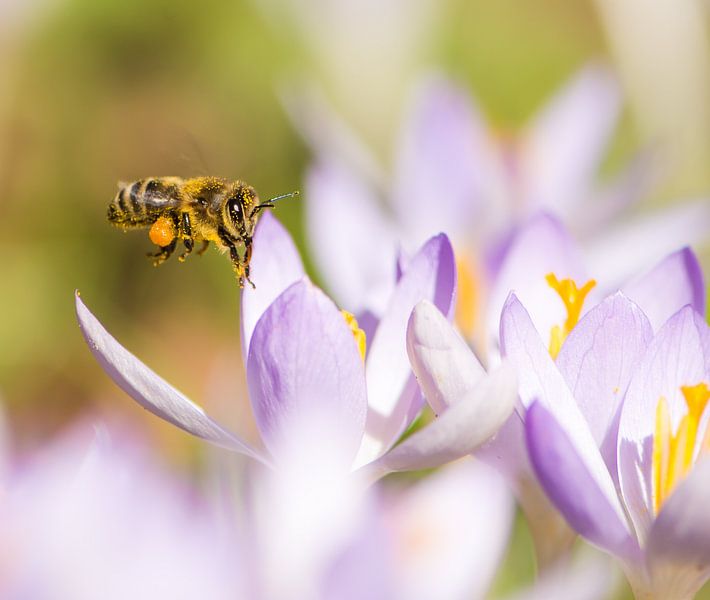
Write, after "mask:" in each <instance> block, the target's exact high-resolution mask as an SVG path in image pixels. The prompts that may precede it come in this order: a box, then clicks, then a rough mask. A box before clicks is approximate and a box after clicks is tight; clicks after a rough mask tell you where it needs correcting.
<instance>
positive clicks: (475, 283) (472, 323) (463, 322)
mask: <svg viewBox="0 0 710 600" xmlns="http://www.w3.org/2000/svg"><path fill="white" fill-rule="evenodd" d="M456 275H457V294H458V297H457V299H456V323H457V324H458V326H459V328H460V329H461V332H462V333H463V334H464V336H466V337H467V338H469V339H470V338H472V337H473V334H474V333H475V331H476V323H477V320H478V311H479V304H480V293H481V289H480V277H479V276H478V273H477V268H476V265H475V264H474V262H473V261H471V260H470V259H468V258H467V257H466V256H465V255H463V254H460V255H459V257H458V259H457V260H456Z"/></svg>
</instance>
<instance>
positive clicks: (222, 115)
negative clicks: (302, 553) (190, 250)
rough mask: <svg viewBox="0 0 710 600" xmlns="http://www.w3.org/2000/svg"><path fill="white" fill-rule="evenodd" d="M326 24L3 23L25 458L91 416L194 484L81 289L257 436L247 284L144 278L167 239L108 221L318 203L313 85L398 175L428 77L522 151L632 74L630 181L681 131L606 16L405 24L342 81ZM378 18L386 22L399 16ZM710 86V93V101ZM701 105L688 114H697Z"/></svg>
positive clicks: (515, 12)
mask: <svg viewBox="0 0 710 600" xmlns="http://www.w3.org/2000/svg"><path fill="white" fill-rule="evenodd" d="M324 4H325V3H323V2H320V1H318V0H316V1H315V2H313V3H310V5H309V3H308V2H300V3H299V2H297V1H296V0H294V1H293V2H289V1H286V0H284V1H283V2H279V1H278V0H263V1H262V2H256V1H255V2H220V1H218V0H206V1H205V2H201V3H196V2H188V1H186V0H149V1H144V0H100V1H97V0H51V1H50V0H47V1H46V2H42V1H40V0H32V1H29V2H19V1H18V2H16V3H12V2H10V3H7V2H6V3H4V4H0V11H2V12H1V13H0V17H1V20H2V24H1V25H0V90H1V92H0V190H1V195H0V252H1V254H2V262H1V263H0V265H1V266H0V273H1V274H2V279H1V281H2V283H1V286H2V287H1V289H2V294H0V341H1V342H2V343H1V344H0V396H1V397H2V399H3V400H4V405H5V407H6V410H7V412H8V418H9V421H10V423H11V425H12V429H13V436H14V437H15V438H16V444H17V445H18V446H20V447H31V446H34V445H36V444H38V443H40V442H41V441H42V440H43V439H45V438H46V437H48V436H49V435H51V434H52V433H53V432H55V431H57V430H58V429H59V428H60V427H61V426H62V424H64V423H66V422H68V421H69V420H70V419H72V418H73V417H74V416H76V415H77V414H78V413H80V412H83V411H90V413H92V414H98V415H111V416H114V417H116V416H117V417H118V418H121V419H125V420H126V421H128V422H129V423H131V424H132V426H135V427H140V428H143V429H146V430H150V431H151V433H152V434H154V435H155V436H157V438H158V439H159V440H161V442H162V443H163V444H164V447H165V449H166V452H167V453H168V454H169V455H170V456H171V457H172V458H173V459H174V460H176V461H178V462H182V463H188V464H189V463H190V462H191V461H192V460H194V445H193V443H192V442H191V441H190V440H189V438H188V436H185V435H183V434H182V433H180V432H177V431H176V430H174V429H173V428H172V427H171V426H169V425H165V424H162V422H160V421H159V420H158V419H154V418H151V417H150V416H149V415H146V414H145V413H144V412H143V411H141V410H140V409H139V408H138V407H136V406H135V405H134V404H133V403H132V402H130V401H129V400H128V399H127V398H126V397H125V395H124V394H123V393H122V392H121V391H120V390H118V389H117V388H116V387H115V386H114V384H113V383H112V382H111V381H110V380H109V379H108V378H107V377H106V376H105V375H104V374H103V372H102V371H101V370H100V368H99V367H98V366H97V364H96V362H95V361H94V360H93V358H92V357H91V355H90V353H89V352H88V351H87V348H86V346H85V345H84V342H83V340H82V337H81V335H80V332H79V329H78V326H77V324H76V320H75V317H74V309H73V300H74V298H73V294H74V290H75V289H79V290H80V291H81V293H82V297H83V299H84V300H85V302H86V303H87V304H88V305H89V306H90V308H91V309H92V310H93V311H94V312H95V314H96V315H97V316H98V317H99V318H100V319H101V320H102V322H103V323H104V324H105V325H106V327H107V328H108V329H109V330H110V331H111V332H112V333H113V334H114V335H115V336H117V337H118V338H119V340H120V341H121V342H122V343H123V344H124V345H126V346H127V347H128V348H129V349H131V350H132V351H133V352H134V353H135V354H137V355H138V356H139V357H141V358H142V359H143V360H145V361H146V362H147V363H148V364H149V365H150V366H151V367H152V368H154V369H155V370H156V371H157V372H158V373H160V374H161V375H162V376H163V377H165V378H166V379H167V380H168V381H170V382H171V383H173V384H174V385H176V386H177V387H178V388H180V389H181V390H182V391H184V392H185V393H187V394H188V395H189V396H190V397H191V398H193V399H195V400H196V401H197V402H199V403H201V404H203V405H205V406H207V407H209V410H210V411H211V412H212V413H213V414H214V415H215V416H216V417H218V418H220V419H223V420H225V421H226V422H227V423H228V424H231V425H232V426H233V427H234V428H235V429H237V430H239V431H242V432H245V431H246V432H248V431H249V428H250V425H249V423H250V417H249V411H248V407H247V406H246V404H245V394H244V392H243V381H242V380H243V375H242V370H241V366H240V358H239V339H238V332H239V324H238V312H237V302H238V288H237V286H236V284H235V281H234V278H233V275H232V271H231V267H230V265H229V262H228V261H227V260H225V259H224V257H221V256H219V255H218V253H216V252H213V251H212V252H208V253H207V254H206V255H205V256H204V257H202V258H200V259H197V258H192V259H191V260H188V261H187V262H186V263H184V264H179V263H178V262H177V261H174V260H171V261H168V262H167V263H166V264H165V265H163V266H162V267H161V268H160V269H154V268H153V267H152V266H151V263H150V261H148V259H146V258H144V254H145V253H146V252H147V251H149V250H150V249H151V247H150V244H149V241H148V239H147V236H146V235H145V233H138V232H136V233H128V234H125V235H124V234H123V233H122V232H121V231H119V230H117V229H114V228H112V227H110V226H109V225H108V223H107V222H106V218H105V214H106V206H107V204H108V202H109V201H110V199H111V198H112V196H113V195H114V194H115V192H116V189H117V187H116V186H117V182H119V181H131V180H135V179H138V178H141V177H145V176H149V175H182V176H191V175H196V174H198V175H199V174H215V175H222V176H225V177H229V178H242V179H245V180H246V181H248V182H250V183H251V184H252V185H254V186H255V187H256V189H257V190H258V191H259V193H260V195H261V197H262V198H266V197H270V196H272V195H276V194H280V193H284V192H287V191H290V190H293V189H298V188H300V187H301V186H302V179H301V178H302V175H303V173H304V170H305V168H306V167H307V165H308V161H309V155H308V150H307V148H306V147H305V145H304V144H303V143H302V141H301V140H300V138H299V137H298V135H297V133H296V132H295V130H294V129H293V127H292V126H291V124H290V122H289V120H288V118H287V116H286V114H285V111H284V109H283V106H282V103H281V100H280V95H279V90H282V89H284V86H288V85H289V82H291V81H299V80H302V79H309V80H316V81H318V82H319V84H320V85H322V86H323V88H324V89H325V90H326V93H328V95H329V96H330V98H331V100H332V101H333V103H334V104H335V105H336V106H337V107H338V108H339V110H341V111H342V114H343V115H345V117H346V118H347V119H348V121H349V122H350V123H351V124H352V125H353V127H354V128H355V129H356V130H357V131H358V132H359V133H360V134H361V135H362V136H363V138H365V139H366V140H367V141H368V142H369V144H370V145H371V146H372V147H373V148H374V149H375V151H376V152H377V154H378V155H379V156H380V157H382V158H383V160H385V161H386V160H387V159H388V158H389V156H390V154H389V153H390V144H391V143H392V140H393V139H394V134H395V132H396V129H397V126H398V111H400V110H401V107H402V106H403V103H404V101H405V98H406V94H407V90H408V86H409V85H410V84H411V83H412V82H413V80H414V78H415V77H416V74H417V73H418V72H420V71H421V70H422V69H428V68H441V69H443V70H444V71H446V72H448V73H450V74H451V75H453V76H455V77H456V78H457V79H458V80H459V81H461V82H462V83H463V84H464V85H466V86H467V87H468V88H469V89H470V90H471V92H472V94H474V95H475V97H476V98H477V99H478V101H479V103H480V105H481V106H482V107H483V109H484V110H485V112H486V114H487V116H488V117H489V118H490V120H491V122H492V123H493V124H494V125H495V126H496V127H497V128H499V129H500V130H501V131H512V130H514V129H515V128H516V127H519V126H520V125H521V124H522V123H524V122H525V119H526V118H527V117H528V116H530V115H531V113H532V112H533V111H534V110H535V109H536V108H538V107H539V106H540V105H541V104H542V103H543V102H544V101H545V99H546V98H547V97H548V96H549V95H550V94H551V93H552V92H553V91H554V90H555V89H556V88H557V86H558V85H560V84H561V83H562V82H564V80H565V79H566V78H567V77H568V76H570V75H571V74H572V73H574V71H575V70H576V69H577V68H579V67H580V66H582V65H584V64H585V63H586V62H588V61H589V60H592V59H601V60H606V61H608V62H610V63H612V64H616V65H617V66H618V67H619V69H620V72H621V74H622V82H623V83H624V85H625V88H626V89H627V91H628V92H629V97H630V98H631V101H632V102H631V105H630V106H629V107H628V108H627V110H626V114H625V116H624V119H623V121H622V124H621V127H620V129H619V132H618V135H617V137H616V140H615V142H614V144H613V146H612V148H611V150H610V155H609V159H608V165H607V166H608V168H610V169H613V168H614V166H615V165H620V164H623V162H624V161H625V160H626V159H627V158H628V157H630V156H631V155H632V154H633V152H634V151H635V150H637V149H638V148H639V147H640V145H641V144H642V143H644V142H646V141H648V140H650V139H652V138H653V137H654V135H655V134H656V133H657V132H661V133H662V132H663V131H667V129H664V127H666V128H667V127H668V125H667V124H666V123H664V122H660V121H658V122H656V121H654V118H653V115H654V114H655V113H654V110H656V109H654V107H650V108H648V110H646V108H645V107H644V98H645V96H644V94H643V93H641V92H640V91H639V90H641V91H642V90H643V86H642V85H639V83H638V81H637V79H635V77H634V75H635V73H636V71H634V69H636V70H637V71H638V72H640V73H641V77H640V79H641V80H643V76H644V71H643V70H644V69H645V68H646V67H645V66H644V65H642V64H640V63H638V60H637V59H635V58H633V57H634V56H635V55H633V53H632V54H631V56H632V58H631V59H630V58H628V56H629V54H628V53H627V52H626V51H625V50H623V46H624V45H623V43H620V41H619V38H618V27H617V26H616V25H615V24H616V23H618V16H614V15H611V16H610V13H609V12H608V5H607V3H605V2H603V1H599V2H597V3H593V2H586V1H581V0H537V1H532V0H499V1H497V2H483V1H482V0H474V1H468V0H452V1H449V2H442V3H432V4H431V5H429V6H428V8H426V9H425V10H423V12H422V15H421V16H420V20H419V21H418V22H417V23H415V24H414V25H411V31H410V34H411V35H410V37H409V38H407V39H404V38H403V37H401V35H402V32H401V31H400V30H399V24H400V22H399V21H397V20H393V21H392V23H390V30H389V35H380V37H374V38H372V39H371V38H370V37H369V33H368V30H367V28H363V29H362V30H361V31H360V42H361V44H362V48H363V49H367V52H364V54H363V55H362V56H359V58H360V62H359V63H358V62H353V63H352V64H350V65H348V66H347V68H345V67H343V66H342V65H340V64H339V62H338V60H339V57H345V58H346V59H347V58H348V57H350V58H352V54H353V49H352V48H351V49H350V50H348V48H344V49H343V48H341V49H340V50H339V52H340V54H338V52H333V53H331V52H329V49H328V43H329V39H330V38H329V37H328V34H330V35H334V33H333V31H327V30H328V29H329V28H330V26H329V25H327V24H325V23H323V24H322V23H320V21H319V18H320V17H319V14H320V13H319V11H320V9H321V8H322V5H324ZM332 4H335V3H332ZM404 6H405V7H406V4H405V5H404ZM370 9H371V10H373V11H375V13H374V14H375V15H376V11H378V10H379V4H378V3H374V2H373V3H371V6H370ZM407 10H409V9H408V8H405V12H406V11H407ZM427 11H428V12H427ZM612 12H613V11H612ZM304 15H305V16H304ZM700 16H701V17H702V19H701V21H700V23H699V26H700V27H701V33H700V40H701V43H700V44H699V46H698V45H697V44H696V46H697V47H696V46H693V47H692V48H691V49H690V50H688V52H695V54H693V56H696V55H697V57H698V64H697V65H695V67H696V69H697V73H703V68H704V66H705V64H706V61H707V56H705V54H703V53H704V52H705V50H706V48H705V46H704V45H703V44H706V43H707V40H705V37H704V36H705V28H704V26H705V25H706V24H707V15H706V14H705V13H700ZM374 20H375V21H377V18H376V16H375V19H374ZM405 21H406V19H405V20H403V21H402V22H401V26H402V28H406V27H408V25H407V22H405ZM321 25H323V30H322V31H321V30H320V29H319V28H320V27H321ZM615 32H617V33H615ZM336 33H337V32H336ZM385 33H387V32H385ZM378 35H379V34H378ZM615 36H616V37H615ZM345 39H346V41H347V36H345ZM648 39H651V40H653V38H652V36H651V37H649V38H648ZM373 40H374V41H373ZM685 41H687V39H686V40H685ZM671 42H673V43H672V44H671V46H673V47H675V45H676V42H675V41H674V40H671ZM643 43H647V41H646V42H642V43H641V46H643ZM680 43H681V45H682V42H680ZM394 47H399V48H401V49H403V54H404V58H402V57H400V58H399V59H398V60H400V62H399V63H398V62H397V61H396V60H394V59H393V60H392V64H391V65H388V63H387V61H386V60H383V62H384V63H385V64H386V65H388V66H390V67H392V68H395V67H397V66H398V65H399V66H400V67H401V68H400V69H399V71H397V72H398V73H399V74H401V77H400V78H399V80H394V79H388V81H389V83H391V88H390V89H382V87H381V86H380V85H378V81H380V80H378V79H377V77H376V70H377V69H378V68H379V67H380V66H381V65H380V61H379V60H374V57H378V56H379V57H384V56H385V55H386V54H387V53H388V52H391V51H392V49H393V48H394ZM654 47H655V46H654ZM669 47H670V46H669ZM348 52H350V54H348ZM371 59H372V60H371ZM368 60H371V62H370V63H368V62H367V61H368ZM649 60H650V61H653V60H654V57H653V56H652V55H651V56H649ZM400 63H401V64H400ZM691 66H692V65H691ZM358 68H359V69H363V70H362V72H360V73H356V72H354V71H353V69H358ZM688 69H691V67H688ZM691 70H692V69H691ZM708 74H710V71H708V73H705V74H704V75H703V77H707V76H708ZM690 77H691V79H692V77H693V73H691V76H690ZM644 81H645V80H644ZM663 81H664V79H663V77H662V73H659V85H660V86H662V85H663ZM698 81H699V80H697V78H695V79H693V82H694V84H697V85H698V86H699V88H698V89H699V90H700V93H705V90H706V88H705V87H704V86H705V85H706V82H705V80H704V79H703V80H702V81H699V82H698ZM689 89H690V91H688V92H687V94H686V95H689V94H696V93H697V90H695V91H693V89H692V86H691V88H689ZM353 90H359V92H360V94H359V95H358V96H357V97H354V95H353V93H352V92H353ZM682 92H683V90H681V92H679V94H680V93H682ZM679 98H680V100H679V101H678V102H679V104H678V106H677V107H675V108H673V107H670V108H668V110H670V111H671V112H672V113H673V114H676V113H683V114H682V115H681V116H682V118H683V119H684V123H685V122H690V123H691V125H688V130H689V131H693V132H695V134H696V136H695V137H694V136H693V135H689V136H686V137H683V135H681V134H679V140H678V143H677V147H678V148H679V150H678V152H677V157H676V158H677V160H676V162H674V164H673V172H672V174H671V177H669V179H668V181H667V183H666V187H665V188H663V189H662V190H659V192H658V197H657V198H656V200H659V199H660V200H663V199H666V198H671V197H674V196H676V195H678V194H680V195H682V194H692V195H696V196H697V195H698V194H700V193H702V192H703V191H704V190H705V189H707V185H708V182H709V180H710V169H707V168H706V167H705V165H706V164H708V163H707V159H708V148H707V145H708V141H707V140H710V131H707V128H706V125H707V122H708V119H707V115H706V114H705V113H704V110H705V109H703V106H710V102H708V98H707V97H704V98H702V97H701V98H696V97H693V104H692V106H693V107H695V106H696V105H699V106H700V109H698V111H697V114H695V113H691V114H689V113H688V110H686V109H685V105H684V104H683V101H684V98H685V96H683V95H680V96H679ZM363 99H365V100H363ZM703 101H704V103H703ZM674 111H675V112H674ZM657 112H658V111H657ZM373 114H375V115H376V117H377V118H376V119H373V118H372V115H373ZM658 114H661V115H665V114H666V113H665V112H662V111H660V112H658ZM661 120H662V119H661ZM656 125H657V128H658V129H657V131H656V130H654V127H655V126H656ZM671 131H679V132H680V131H681V128H680V126H679V127H678V128H677V129H671ZM698 134H699V135H698ZM696 137H697V138H698V139H699V141H698V139H696ZM277 214H278V217H279V218H280V219H281V220H282V221H283V222H284V223H285V224H286V225H287V227H288V228H289V229H290V231H291V232H292V233H293V234H294V236H295V237H296V239H297V241H298V243H299V245H300V247H301V248H302V249H303V250H304V252H305V248H306V247H305V244H304V240H303V233H302V223H301V218H302V214H301V210H300V206H299V203H298V202H297V201H294V202H291V201H289V202H283V203H282V204H280V205H279V207H278V211H277ZM517 531H518V533H517V535H516V540H518V542H517V543H516V545H514V546H513V548H512V550H511V557H512V558H511V561H509V564H510V565H511V566H510V567H509V568H507V570H506V574H505V575H504V580H503V583H502V584H500V586H499V587H502V589H511V588H512V587H514V583H515V582H516V581H520V580H525V579H526V578H529V577H530V573H531V571H532V566H531V565H532V562H531V559H530V558H529V542H528V541H527V538H526V534H525V532H524V526H519V527H518V528H517Z"/></svg>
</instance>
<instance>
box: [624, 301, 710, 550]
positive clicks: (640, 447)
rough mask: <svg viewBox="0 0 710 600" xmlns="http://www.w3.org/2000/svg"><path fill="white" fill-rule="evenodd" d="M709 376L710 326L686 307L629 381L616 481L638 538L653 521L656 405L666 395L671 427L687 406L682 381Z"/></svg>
mask: <svg viewBox="0 0 710 600" xmlns="http://www.w3.org/2000/svg"><path fill="white" fill-rule="evenodd" d="M708 380H710V328H708V326H707V324H706V323H705V321H704V319H703V318H702V317H701V316H700V315H698V314H697V313H696V312H695V311H693V309H692V308H691V307H690V306H686V307H685V308H682V309H681V310H680V311H678V312H677V313H676V314H675V315H674V316H673V317H671V318H670V319H669V320H668V322H667V323H666V324H665V325H664V326H663V327H662V328H661V329H660V330H659V331H658V333H657V334H656V336H655V337H654V338H653V340H652V341H651V343H650V344H649V347H648V350H647V352H646V355H645V357H644V359H643V360H642V361H641V363H640V364H639V366H638V367H637V369H636V372H635V373H634V376H633V378H632V379H631V383H630V384H629V388H628V391H627V392H626V397H625V398H624V404H623V407H622V409H621V420H620V422H619V446H618V464H619V482H620V484H621V492H622V494H623V497H624V501H625V503H626V506H627V507H628V510H629V514H630V516H631V518H632V520H633V522H634V525H635V527H636V530H637V532H638V533H639V538H640V539H641V540H645V539H646V535H647V533H648V530H649V527H650V525H651V522H652V520H653V502H652V496H651V483H652V462H653V456H652V450H653V434H654V430H655V422H656V407H657V405H658V401H659V400H660V398H661V397H663V398H666V400H667V401H668V407H669V409H670V415H671V423H672V427H673V430H674V431H675V430H676V428H677V426H678V423H679V421H680V419H681V417H682V416H683V415H684V414H686V412H687V406H686V403H685V399H684V397H683V395H682V393H681V391H680V386H683V385H695V384H697V383H700V382H701V381H708Z"/></svg>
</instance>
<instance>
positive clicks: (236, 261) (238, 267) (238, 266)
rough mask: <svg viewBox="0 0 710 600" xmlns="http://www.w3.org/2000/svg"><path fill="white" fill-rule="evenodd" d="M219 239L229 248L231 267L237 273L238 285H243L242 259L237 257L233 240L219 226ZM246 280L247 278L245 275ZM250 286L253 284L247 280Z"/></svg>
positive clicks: (237, 253)
mask: <svg viewBox="0 0 710 600" xmlns="http://www.w3.org/2000/svg"><path fill="white" fill-rule="evenodd" d="M218 233H219V239H220V240H221V241H222V243H223V244H224V245H225V246H227V248H229V258H231V259H232V267H234V272H235V273H236V274H237V279H238V280H239V287H240V288H243V287H244V275H245V273H244V266H243V265H242V260H241V259H240V258H239V252H238V251H237V245H236V243H235V241H234V240H233V239H232V238H231V237H230V236H229V234H228V233H227V232H226V231H225V230H224V229H223V228H222V227H220V228H219V230H218ZM247 281H249V278H248V277H247ZM249 283H250V284H251V286H252V287H254V284H253V283H252V282H251V281H249Z"/></svg>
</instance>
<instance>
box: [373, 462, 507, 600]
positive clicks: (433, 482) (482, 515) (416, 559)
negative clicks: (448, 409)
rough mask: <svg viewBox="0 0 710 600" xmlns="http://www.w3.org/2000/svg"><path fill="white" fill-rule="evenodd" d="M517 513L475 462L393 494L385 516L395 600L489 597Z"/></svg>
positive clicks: (500, 484) (490, 473)
mask: <svg viewBox="0 0 710 600" xmlns="http://www.w3.org/2000/svg"><path fill="white" fill-rule="evenodd" d="M514 508H515V505H514V503H513V498H512V496H511V494H510V491H509V489H508V487H507V486H506V484H505V482H504V480H503V479H502V478H501V477H500V475H498V473H496V472H495V471H494V470H493V469H490V468H489V467H487V466H486V465H484V464H482V463H480V462H478V461H475V460H463V461H459V462H457V463H456V464H453V465H451V466H449V467H446V468H444V469H442V470H440V471H438V472H436V473H434V474H433V475H431V476H430V477H427V478H425V479H423V480H422V481H421V482H419V483H417V484H415V485H414V486H411V487H408V488H407V489H406V490H405V491H403V492H401V493H400V494H398V496H397V497H395V498H394V501H393V502H392V503H391V506H390V509H389V510H388V511H387V512H386V513H385V518H386V519H387V522H388V524H389V525H390V528H391V530H392V534H393V535H392V538H393V545H394V550H395V556H394V561H393V567H394V575H395V577H396V578H397V582H398V589H399V594H398V595H397V598H400V599H402V600H404V599H406V600H431V599H432V598H446V599H455V598H459V599H464V598H484V597H486V595H487V592H488V589H489V588H490V585H491V583H492V581H493V577H494V575H495V573H496V571H497V569H498V567H499V565H500V561H501V560H502V558H503V553H504V552H505V549H506V546H507V543H508V538H509V533H510V529H511V525H512V522H513V516H514ZM413 540H416V542H415V543H412V541H413ZM474 565H475V567H474ZM366 596H367V597H369V596H368V595H367V594H366ZM363 597H365V596H363Z"/></svg>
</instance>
